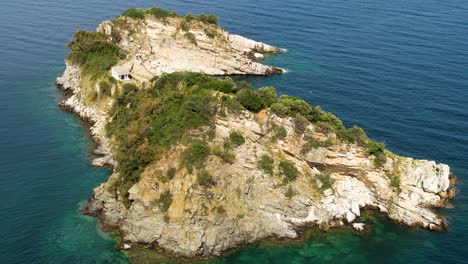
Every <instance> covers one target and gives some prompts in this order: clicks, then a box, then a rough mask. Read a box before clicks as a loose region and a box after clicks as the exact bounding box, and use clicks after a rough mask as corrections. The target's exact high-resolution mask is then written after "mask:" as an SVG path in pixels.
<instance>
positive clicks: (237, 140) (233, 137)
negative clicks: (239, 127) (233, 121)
mask: <svg viewBox="0 0 468 264" xmlns="http://www.w3.org/2000/svg"><path fill="white" fill-rule="evenodd" d="M244 143H245V138H244V136H242V134H241V133H239V132H237V131H231V133H230V134H229V144H230V145H231V146H232V147H235V148H236V147H239V146H241V145H243V144H244Z"/></svg>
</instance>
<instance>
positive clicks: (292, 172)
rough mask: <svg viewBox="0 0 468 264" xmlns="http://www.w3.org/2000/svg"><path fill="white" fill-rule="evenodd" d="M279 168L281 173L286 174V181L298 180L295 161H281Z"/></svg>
mask: <svg viewBox="0 0 468 264" xmlns="http://www.w3.org/2000/svg"><path fill="white" fill-rule="evenodd" d="M278 170H279V172H280V174H281V175H283V176H284V182H285V183H288V182H292V181H294V180H296V179H297V176H298V175H299V172H298V171H297V168H296V165H294V163H292V162H290V161H287V160H282V161H280V163H279V167H278Z"/></svg>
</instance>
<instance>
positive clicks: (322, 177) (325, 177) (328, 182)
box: [315, 172, 334, 191]
mask: <svg viewBox="0 0 468 264" xmlns="http://www.w3.org/2000/svg"><path fill="white" fill-rule="evenodd" d="M315 177H316V178H317V179H318V180H319V181H320V182H321V183H322V186H321V187H320V190H322V191H325V190H326V189H331V188H332V185H333V182H334V181H333V179H332V178H331V177H330V173H329V172H321V173H318V174H316V175H315Z"/></svg>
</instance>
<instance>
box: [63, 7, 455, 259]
mask: <svg viewBox="0 0 468 264" xmlns="http://www.w3.org/2000/svg"><path fill="white" fill-rule="evenodd" d="M137 14H139V13H137ZM157 14H159V13H157ZM187 21H189V22H190V23H188V22H187ZM201 21H203V20H201ZM201 21H199V20H194V19H188V20H187V19H183V18H181V17H177V16H176V15H173V14H165V15H164V18H163V19H161V18H157V17H155V16H152V15H149V16H148V15H143V16H140V15H138V16H135V15H132V17H126V16H122V17H119V18H117V19H115V20H111V21H105V22H103V23H102V24H101V25H100V26H99V27H98V32H100V34H101V33H102V34H101V35H98V36H97V37H96V36H94V35H91V36H90V35H87V34H84V35H79V36H78V37H76V38H75V40H74V42H75V43H74V45H70V46H71V48H72V53H73V50H74V49H73V48H76V45H78V46H79V47H80V48H79V49H75V51H76V50H80V51H82V50H87V52H88V50H89V52H88V53H86V54H85V56H82V58H83V60H82V62H81V63H77V62H76V61H79V60H76V59H75V62H73V61H72V59H70V58H69V60H67V62H66V70H65V72H64V74H63V76H61V77H60V78H58V79H57V84H58V85H59V86H60V87H62V88H63V89H65V90H70V91H71V93H72V95H71V96H70V97H69V98H68V99H67V100H65V101H64V102H63V103H62V106H63V107H64V108H65V109H67V110H71V111H73V112H75V113H77V114H78V115H80V116H81V117H82V118H83V119H86V120H88V121H90V122H91V123H92V124H93V126H92V128H91V133H92V135H93V138H94V139H95V140H96V141H97V142H98V143H99V147H98V149H97V150H96V151H95V152H96V154H98V155H100V156H101V157H100V158H98V159H96V160H94V161H93V163H94V164H95V165H98V166H103V165H110V166H112V167H113V174H112V175H111V177H110V178H109V179H108V180H107V181H106V182H105V183H103V184H101V185H100V186H99V187H97V188H96V189H95V190H94V192H93V195H92V197H91V198H90V199H89V200H88V202H87V203H86V204H85V206H84V207H83V209H82V210H83V212H84V213H86V214H89V215H93V216H96V217H98V218H99V219H100V221H101V222H102V223H103V224H105V225H109V226H113V227H115V228H117V229H118V230H119V231H120V232H121V235H122V238H123V241H124V242H125V243H128V244H141V245H145V246H148V247H150V248H155V249H161V250H163V251H165V252H167V253H170V254H173V255H175V256H184V257H209V256H217V255H220V254H222V253H223V252H225V251H226V250H229V249H232V248H235V247H237V246H239V245H242V244H245V243H252V242H255V241H258V240H261V239H264V238H268V237H277V238H295V237H297V236H298V233H297V230H298V229H299V228H300V227H304V226H310V225H317V226H319V227H321V228H324V229H326V228H329V227H339V226H343V225H346V224H349V223H354V222H358V221H359V216H360V213H361V210H362V209H363V208H373V209H377V210H379V211H380V212H383V213H385V214H387V215H388V217H389V218H391V219H393V220H395V221H398V222H401V223H402V224H405V225H410V226H420V227H424V228H428V229H433V230H437V229H442V228H445V227H446V221H445V219H444V217H443V216H441V215H438V214H436V213H435V212H434V211H433V208H436V207H443V206H445V205H447V200H448V199H449V198H450V197H452V196H453V195H454V190H453V189H452V186H453V182H454V177H452V175H451V174H450V169H449V167H448V166H447V165H445V164H437V163H435V162H434V161H427V160H414V159H411V158H406V157H400V156H398V155H395V154H393V153H391V152H390V151H388V150H386V149H385V148H384V146H383V144H380V143H377V142H374V141H372V140H370V139H368V138H367V136H366V134H365V133H364V131H362V129H360V128H357V127H352V128H346V127H344V125H343V124H342V122H341V121H340V120H339V119H338V118H336V117H335V116H334V115H332V114H330V113H327V112H324V111H323V110H321V109H320V108H319V107H318V106H310V105H309V104H307V103H306V102H304V101H303V100H300V99H299V98H295V97H291V96H286V95H282V96H277V94H276V91H275V89H274V88H272V87H263V88H261V89H259V90H254V89H253V87H251V86H250V85H248V84H246V83H245V82H234V81H233V80H232V79H230V78H225V79H218V78H213V77H208V76H206V75H204V74H195V73H172V74H165V73H171V72H178V71H187V72H203V73H207V74H211V75H226V74H271V73H279V72H282V70H281V69H278V68H273V67H270V66H264V65H261V64H259V63H257V62H255V61H254V60H255V58H261V56H260V55H259V54H256V53H257V52H259V53H261V52H278V51H280V49H278V48H275V47H272V46H269V45H266V44H263V43H258V42H254V41H251V40H247V39H245V38H242V37H240V36H235V35H230V34H228V33H227V32H225V31H224V30H222V29H220V28H218V27H216V26H215V25H213V24H211V23H205V22H201ZM185 23H188V25H186V24H185ZM213 30H215V32H213ZM187 33H191V34H187ZM90 39H91V40H92V41H88V40H90ZM96 39H97V40H99V41H96ZM81 42H85V43H86V44H88V43H91V48H89V49H83V48H82V47H83V45H80V43H81ZM107 42H111V44H113V43H115V44H116V45H118V48H120V49H122V50H124V51H125V54H123V55H122V52H120V51H119V50H118V48H116V47H115V46H113V45H110V46H106V45H108V43H107ZM96 43H98V45H97V44H96ZM96 46H99V47H102V46H105V47H106V48H105V49H102V48H99V49H98V48H96ZM86 47H88V46H86ZM103 50H105V51H106V52H102V51H103ZM108 50H111V51H112V56H108V55H109V54H107V52H108ZM103 53H105V54H107V55H106V57H104V58H105V59H103V60H102V61H104V62H107V61H109V60H108V58H116V59H115V62H116V63H117V64H127V65H132V66H131V70H132V75H134V76H135V77H136V79H137V80H139V81H141V82H135V81H130V82H126V83H122V82H117V81H113V80H112V79H111V77H110V76H109V72H107V70H108V69H109V67H110V66H109V64H106V63H103V64H98V66H99V67H96V65H94V64H92V63H91V61H93V62H94V61H99V58H101V57H100V56H101V54H103ZM96 54H98V55H96ZM74 55H76V54H74ZM76 57H77V56H75V57H73V56H72V58H76ZM96 58H97V59H96ZM117 58H118V59H117ZM104 66H105V71H102V72H101V73H100V75H99V76H94V75H93V74H94V72H91V73H90V70H89V69H91V68H93V67H94V68H97V69H102V68H103V67H104ZM155 76H156V77H155Z"/></svg>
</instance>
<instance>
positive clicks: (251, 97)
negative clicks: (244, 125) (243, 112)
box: [237, 88, 263, 112]
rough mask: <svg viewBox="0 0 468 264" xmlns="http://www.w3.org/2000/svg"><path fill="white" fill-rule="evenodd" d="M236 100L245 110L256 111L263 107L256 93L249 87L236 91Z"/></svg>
mask: <svg viewBox="0 0 468 264" xmlns="http://www.w3.org/2000/svg"><path fill="white" fill-rule="evenodd" d="M237 100H238V101H239V103H240V104H241V105H242V106H243V107H244V108H245V109H247V110H250V111H253V112H258V111H260V110H262V109H263V103H262V100H261V99H260V96H259V95H258V93H257V92H255V91H254V90H251V89H249V88H244V89H242V90H240V91H238V92H237Z"/></svg>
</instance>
